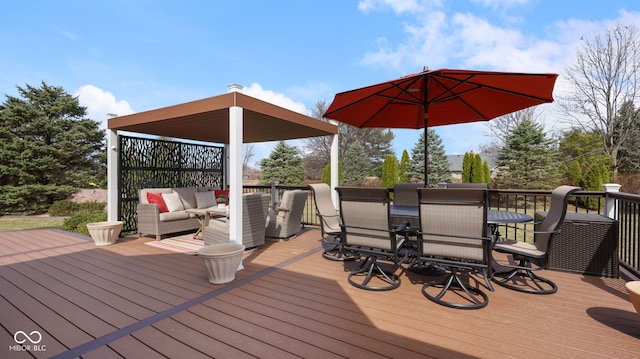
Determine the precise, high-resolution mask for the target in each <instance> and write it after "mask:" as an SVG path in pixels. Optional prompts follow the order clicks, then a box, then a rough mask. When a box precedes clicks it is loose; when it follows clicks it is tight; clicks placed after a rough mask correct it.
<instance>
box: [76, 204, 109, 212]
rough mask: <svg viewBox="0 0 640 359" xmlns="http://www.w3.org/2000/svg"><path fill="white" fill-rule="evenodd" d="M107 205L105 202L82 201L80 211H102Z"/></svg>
mask: <svg viewBox="0 0 640 359" xmlns="http://www.w3.org/2000/svg"><path fill="white" fill-rule="evenodd" d="M106 207H107V202H97V201H91V202H82V203H80V211H85V212H104V211H105V209H106Z"/></svg>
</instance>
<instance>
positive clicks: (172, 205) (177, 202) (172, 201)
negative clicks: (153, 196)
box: [162, 192, 184, 212]
mask: <svg viewBox="0 0 640 359" xmlns="http://www.w3.org/2000/svg"><path fill="white" fill-rule="evenodd" d="M162 199H164V203H166V204H167V208H168V209H169V212H175V211H182V210H184V205H183V204H182V200H181V199H180V195H179V194H178V193H177V192H171V193H163V194H162Z"/></svg>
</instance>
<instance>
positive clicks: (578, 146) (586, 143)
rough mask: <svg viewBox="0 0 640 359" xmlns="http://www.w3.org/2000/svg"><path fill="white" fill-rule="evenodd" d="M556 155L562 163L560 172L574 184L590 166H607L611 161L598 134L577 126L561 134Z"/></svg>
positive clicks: (578, 181)
mask: <svg viewBox="0 0 640 359" xmlns="http://www.w3.org/2000/svg"><path fill="white" fill-rule="evenodd" d="M558 157H559V161H558V162H559V163H561V164H562V167H561V171H562V174H563V175H564V176H565V177H566V178H567V179H568V180H569V181H571V182H573V183H576V184H578V183H580V179H581V178H582V177H583V176H584V175H585V174H586V173H587V172H589V171H590V170H591V168H592V167H598V166H600V165H605V166H609V165H610V163H611V157H610V155H609V154H607V153H606V151H605V148H604V144H603V143H602V140H601V139H600V137H599V136H598V134H597V133H595V132H585V131H583V130H581V129H577V128H574V129H571V130H569V131H566V132H564V133H563V134H562V136H561V138H560V141H559V144H558ZM576 163H577V164H578V167H576ZM578 171H579V172H580V173H577V172H578Z"/></svg>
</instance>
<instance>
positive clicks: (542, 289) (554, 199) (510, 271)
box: [493, 186, 581, 294]
mask: <svg viewBox="0 0 640 359" xmlns="http://www.w3.org/2000/svg"><path fill="white" fill-rule="evenodd" d="M579 190H581V188H580V187H573V186H559V187H557V188H556V189H554V190H553V192H551V206H550V207H549V213H548V214H547V216H546V218H545V219H544V220H543V221H542V222H540V223H537V224H536V227H535V229H534V230H533V231H530V230H526V229H523V228H517V227H516V229H517V230H520V231H523V232H525V233H527V232H528V233H533V243H529V242H525V241H517V240H511V239H505V238H496V241H495V244H494V246H493V250H494V251H496V252H500V253H506V254H510V255H511V256H512V257H513V259H514V260H515V261H517V264H512V263H507V262H504V261H501V262H498V261H495V263H496V264H498V266H500V267H502V268H501V269H503V268H506V269H504V270H499V271H496V272H494V273H493V281H494V282H495V283H497V284H499V285H501V286H503V287H506V288H509V289H513V290H517V291H520V292H525V293H533V294H552V293H555V292H556V291H557V290H558V286H557V285H556V284H555V283H554V282H552V281H551V280H550V279H547V278H544V277H541V276H539V275H537V274H536V273H534V272H535V271H538V270H542V269H545V268H546V267H547V262H548V258H549V251H548V248H549V245H550V243H551V241H552V240H553V239H554V237H555V235H556V234H557V233H559V230H560V226H562V222H563V221H564V217H565V215H566V213H567V204H568V202H569V196H571V195H572V194H573V193H574V192H576V191H579Z"/></svg>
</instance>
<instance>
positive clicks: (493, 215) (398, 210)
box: [389, 205, 533, 229]
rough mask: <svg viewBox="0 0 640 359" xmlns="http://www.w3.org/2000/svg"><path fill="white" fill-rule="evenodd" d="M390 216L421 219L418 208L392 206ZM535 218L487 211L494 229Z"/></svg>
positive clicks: (517, 213)
mask: <svg viewBox="0 0 640 359" xmlns="http://www.w3.org/2000/svg"><path fill="white" fill-rule="evenodd" d="M389 213H390V215H391V216H392V217H403V218H420V211H419V210H418V206H396V205H391V208H390V211H389ZM532 220H533V217H531V216H530V215H528V214H526V213H520V212H512V211H504V210H496V209H489V210H487V224H488V225H489V226H491V227H492V229H494V227H496V228H497V226H498V225H499V224H504V223H526V222H531V221H532Z"/></svg>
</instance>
